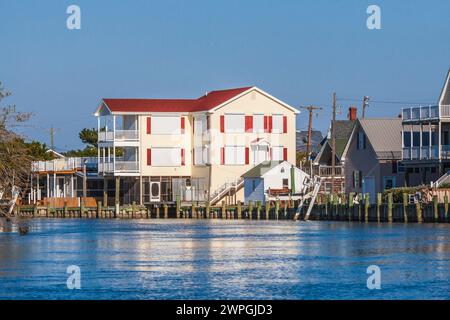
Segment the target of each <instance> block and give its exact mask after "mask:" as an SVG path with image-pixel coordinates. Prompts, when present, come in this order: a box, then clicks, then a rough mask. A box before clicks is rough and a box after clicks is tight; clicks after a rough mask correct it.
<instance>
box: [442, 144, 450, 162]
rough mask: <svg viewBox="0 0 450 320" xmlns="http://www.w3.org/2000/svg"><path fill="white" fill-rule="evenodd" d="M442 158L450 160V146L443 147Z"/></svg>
mask: <svg viewBox="0 0 450 320" xmlns="http://www.w3.org/2000/svg"><path fill="white" fill-rule="evenodd" d="M441 158H442V159H450V146H448V145H443V146H441Z"/></svg>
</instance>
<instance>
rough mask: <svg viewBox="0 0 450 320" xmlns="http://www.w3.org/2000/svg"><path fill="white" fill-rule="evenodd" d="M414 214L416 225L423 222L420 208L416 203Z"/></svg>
mask: <svg viewBox="0 0 450 320" xmlns="http://www.w3.org/2000/svg"><path fill="white" fill-rule="evenodd" d="M416 214H417V223H422V222H423V217H422V208H421V207H420V203H419V202H417V203H416Z"/></svg>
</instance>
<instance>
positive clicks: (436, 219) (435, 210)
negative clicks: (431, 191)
mask: <svg viewBox="0 0 450 320" xmlns="http://www.w3.org/2000/svg"><path fill="white" fill-rule="evenodd" d="M433 213H434V222H439V204H438V197H437V196H433Z"/></svg>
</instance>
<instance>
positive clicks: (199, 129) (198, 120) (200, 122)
mask: <svg viewBox="0 0 450 320" xmlns="http://www.w3.org/2000/svg"><path fill="white" fill-rule="evenodd" d="M206 121H207V120H206V117H205V116H200V117H195V118H194V134H195V135H196V136H201V135H203V134H204V133H205V132H206V131H207V123H206Z"/></svg>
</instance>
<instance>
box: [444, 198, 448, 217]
mask: <svg viewBox="0 0 450 320" xmlns="http://www.w3.org/2000/svg"><path fill="white" fill-rule="evenodd" d="M444 210H445V220H444V222H448V195H445V196H444Z"/></svg>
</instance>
